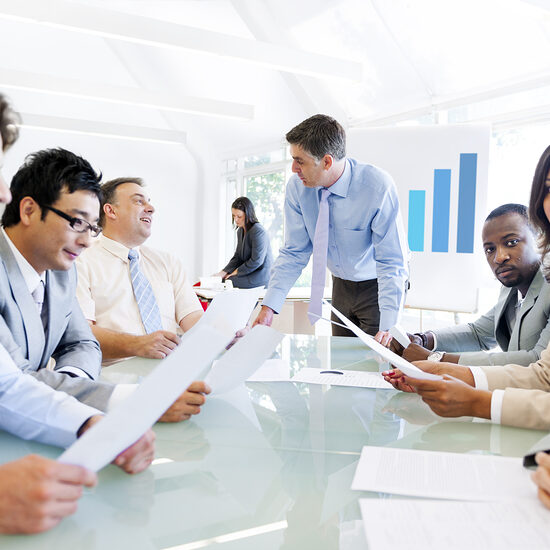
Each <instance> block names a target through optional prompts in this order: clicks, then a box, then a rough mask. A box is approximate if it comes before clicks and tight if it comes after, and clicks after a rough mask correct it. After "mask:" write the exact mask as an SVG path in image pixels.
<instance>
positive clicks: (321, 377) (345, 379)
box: [291, 367, 393, 390]
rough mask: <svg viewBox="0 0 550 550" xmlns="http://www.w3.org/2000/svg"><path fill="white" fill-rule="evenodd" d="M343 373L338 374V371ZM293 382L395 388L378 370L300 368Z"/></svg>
mask: <svg viewBox="0 0 550 550" xmlns="http://www.w3.org/2000/svg"><path fill="white" fill-rule="evenodd" d="M340 372H341V373H342V374H338V373H340ZM291 381H292V382H306V383H308V384H326V385H327V386H350V387H354V388H378V389H384V390H393V386H392V385H391V384H389V383H388V382H386V381H385V380H384V378H382V375H381V374H380V373H378V372H365V371H360V370H338V369H331V370H326V369H311V368H308V367H306V368H303V369H300V370H299V371H298V372H297V373H296V374H295V375H294V376H293V377H292V378H291Z"/></svg>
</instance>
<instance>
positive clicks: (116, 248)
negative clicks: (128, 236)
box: [98, 234, 139, 263]
mask: <svg viewBox="0 0 550 550" xmlns="http://www.w3.org/2000/svg"><path fill="white" fill-rule="evenodd" d="M98 244H99V245H100V246H102V247H103V248H104V249H105V250H107V251H108V252H110V253H111V254H114V255H115V256H117V257H119V258H120V259H121V260H122V261H123V262H126V263H129V261H130V260H128V251H129V250H130V249H129V248H128V247H127V246H125V245H123V244H122V243H119V242H118V241H115V240H113V239H109V237H106V236H105V235H103V234H101V235H100V236H99V243H98ZM132 250H135V251H136V252H137V253H138V258H139V246H136V247H134V248H132Z"/></svg>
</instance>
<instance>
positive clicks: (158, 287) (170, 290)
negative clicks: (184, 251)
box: [76, 235, 202, 335]
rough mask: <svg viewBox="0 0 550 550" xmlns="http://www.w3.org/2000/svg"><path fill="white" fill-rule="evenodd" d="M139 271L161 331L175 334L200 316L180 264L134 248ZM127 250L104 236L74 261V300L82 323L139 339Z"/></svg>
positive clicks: (163, 254)
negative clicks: (192, 316) (183, 323)
mask: <svg viewBox="0 0 550 550" xmlns="http://www.w3.org/2000/svg"><path fill="white" fill-rule="evenodd" d="M134 250H136V251H137V252H138V254H139V267H140V270H141V271H142V273H143V274H144V275H145V277H147V279H148V281H149V283H150V284H151V287H152V289H153V293H154V295H155V298H156V300H157V304H158V307H159V310H160V314H161V319H162V326H163V329H164V330H169V331H171V332H174V333H177V332H181V330H180V326H179V324H180V321H181V320H182V319H183V318H184V317H186V316H187V315H189V314H190V313H193V312H194V311H202V307H201V305H200V302H199V300H198V299H197V296H196V295H195V292H194V291H193V288H192V286H191V284H190V283H189V281H188V279H187V276H186V274H185V270H184V269H183V266H182V264H181V262H180V261H179V260H178V259H177V258H175V257H174V256H172V255H171V254H168V253H166V252H162V251H159V250H155V249H152V248H149V247H146V246H141V247H139V248H135V249H134ZM128 251H129V248H127V247H126V246H124V245H123V244H121V243H119V242H117V241H114V240H112V239H109V238H108V237H105V236H104V235H101V237H100V238H99V239H98V240H97V242H96V243H95V244H94V245H93V246H91V247H90V248H89V249H88V250H86V251H84V252H83V253H82V254H81V255H80V257H79V258H78V259H77V261H76V267H77V271H78V286H77V290H76V296H77V299H78V302H79V303H80V307H81V308H82V311H83V313H84V317H86V319H88V321H94V322H95V323H96V324H97V325H98V326H99V327H102V328H107V329H111V330H115V331H117V332H125V333H129V334H134V335H144V334H145V329H144V327H143V323H142V322H141V315H140V313H139V308H138V304H137V302H136V299H135V296H134V289H133V287H132V280H131V278H130V261H129V260H128Z"/></svg>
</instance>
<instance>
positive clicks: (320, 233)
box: [307, 189, 330, 325]
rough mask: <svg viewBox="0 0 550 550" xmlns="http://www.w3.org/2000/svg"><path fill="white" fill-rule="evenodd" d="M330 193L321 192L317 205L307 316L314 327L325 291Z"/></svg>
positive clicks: (326, 191) (325, 190)
mask: <svg viewBox="0 0 550 550" xmlns="http://www.w3.org/2000/svg"><path fill="white" fill-rule="evenodd" d="M329 195H330V191H329V190H328V189H323V190H322V191H321V202H320V203H319V215H318V216H317V225H316V226H315V236H314V238H313V270H312V271H313V272H312V275H311V297H310V299H309V308H308V310H307V316H308V318H309V322H310V323H311V324H312V325H314V324H315V322H316V321H317V320H318V319H319V318H320V317H321V313H322V306H323V291H324V290H325V277H326V273H327V249H328V222H329V211H328V196H329Z"/></svg>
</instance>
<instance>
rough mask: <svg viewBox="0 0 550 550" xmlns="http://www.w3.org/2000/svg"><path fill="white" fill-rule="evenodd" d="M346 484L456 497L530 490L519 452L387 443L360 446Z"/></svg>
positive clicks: (511, 495)
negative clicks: (443, 449) (403, 446)
mask: <svg viewBox="0 0 550 550" xmlns="http://www.w3.org/2000/svg"><path fill="white" fill-rule="evenodd" d="M351 488H352V489H355V490H358V491H375V492H379V493H392V494H397V495H408V496H415V497H432V498H444V499H456V500H488V501H489V500H505V499H517V498H523V497H527V498H529V497H533V496H534V486H533V483H532V482H531V481H530V478H529V471H527V470H526V469H525V468H523V466H522V459H521V458H509V457H502V456H491V455H472V454H459V453H444V452H439V451H419V450H410V449H392V448H388V447H363V450H362V452H361V458H360V459H359V464H358V465H357V470H356V472H355V477H354V478H353V483H352V485H351Z"/></svg>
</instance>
